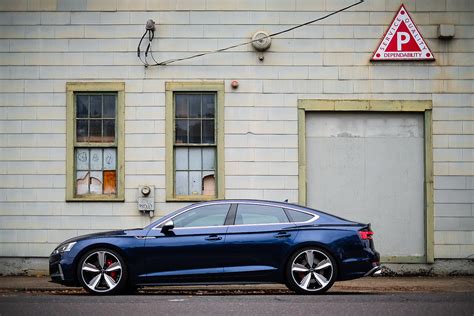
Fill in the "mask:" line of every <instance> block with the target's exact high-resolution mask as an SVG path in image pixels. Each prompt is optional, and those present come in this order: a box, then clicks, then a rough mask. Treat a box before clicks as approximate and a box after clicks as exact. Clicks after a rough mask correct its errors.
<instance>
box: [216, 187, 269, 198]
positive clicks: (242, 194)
mask: <svg viewBox="0 0 474 316" xmlns="http://www.w3.org/2000/svg"><path fill="white" fill-rule="evenodd" d="M225 196H226V198H228V199H263V190H257V189H250V190H249V189H226V191H225Z"/></svg>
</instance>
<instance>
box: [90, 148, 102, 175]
mask: <svg viewBox="0 0 474 316" xmlns="http://www.w3.org/2000/svg"><path fill="white" fill-rule="evenodd" d="M90 160H91V164H90V168H91V170H102V149H100V148H94V149H91V158H90Z"/></svg>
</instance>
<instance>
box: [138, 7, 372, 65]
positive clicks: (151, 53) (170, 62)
mask: <svg viewBox="0 0 474 316" xmlns="http://www.w3.org/2000/svg"><path fill="white" fill-rule="evenodd" d="M362 2H364V0H360V1H358V2H355V3H353V4H351V5H348V6H346V7H344V8H341V9H339V10H336V11H333V12H331V13H328V14H326V15H324V16H322V17H319V18H317V19H314V20H311V21H308V22H305V23H301V24H298V25H295V26H293V27H290V28H287V29H284V30H281V31H279V32H275V33H272V34H269V35H267V36H264V37H260V38H258V39H254V40H251V41H247V42H243V43H239V44H235V45H231V46H227V47H224V48H219V49H216V50H212V51H207V52H202V53H198V54H194V55H190V56H187V57H182V58H173V59H168V60H164V61H161V62H157V61H156V60H155V58H154V57H153V50H152V47H151V42H152V41H153V38H154V35H155V33H154V31H151V30H148V29H147V31H146V32H145V34H143V36H142V38H141V40H140V43H139V44H138V48H137V52H138V57H139V58H140V60H141V61H142V63H143V64H144V65H145V67H148V66H165V65H169V64H172V63H176V62H179V61H184V60H188V59H193V58H197V57H202V56H205V55H210V54H216V53H220V52H223V51H226V50H230V49H233V48H237V47H240V46H244V45H248V44H252V43H254V42H258V41H262V40H264V39H266V38H269V37H270V38H271V37H275V36H278V35H281V34H284V33H287V32H291V31H293V30H296V29H298V28H300V27H303V26H306V25H309V24H312V23H315V22H319V21H322V20H324V19H327V18H329V17H331V16H333V15H335V14H338V13H340V12H343V11H346V10H348V9H350V8H352V7H355V6H357V5H359V4H361V3H362ZM148 32H150V33H149V37H148V40H149V43H148V46H147V49H146V51H145V61H143V60H142V58H141V56H140V55H141V54H140V45H141V43H142V41H143V38H144V37H145V36H146V34H147V33H148ZM148 52H150V57H151V58H152V59H153V61H154V62H155V63H154V64H149V63H148V62H147V60H146V58H147V55H148Z"/></svg>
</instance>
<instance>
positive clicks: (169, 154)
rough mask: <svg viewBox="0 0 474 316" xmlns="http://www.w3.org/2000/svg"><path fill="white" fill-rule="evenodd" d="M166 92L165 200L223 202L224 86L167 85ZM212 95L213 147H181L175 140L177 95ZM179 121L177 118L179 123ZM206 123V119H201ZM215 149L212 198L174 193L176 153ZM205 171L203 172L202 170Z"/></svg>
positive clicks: (196, 84)
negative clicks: (213, 98) (213, 97)
mask: <svg viewBox="0 0 474 316" xmlns="http://www.w3.org/2000/svg"><path fill="white" fill-rule="evenodd" d="M165 86H166V87H165V89H166V200H167V201H178V202H196V201H207V200H213V199H223V198H224V190H225V185H224V177H225V175H224V82H223V81H218V82H216V81H200V82H167V83H166V85H165ZM187 93H189V94H202V95H209V94H215V114H214V120H215V129H214V131H215V134H214V143H210V144H206V143H199V144H192V143H185V144H180V143H177V142H175V140H176V128H175V126H176V113H175V96H176V94H187ZM179 119H180V118H178V120H179ZM202 120H205V119H202ZM177 148H178V149H183V148H190V149H199V148H201V149H205V148H215V173H214V175H215V195H202V194H195V195H193V194H187V195H179V194H177V193H176V159H175V152H176V149H177ZM203 170H204V169H203Z"/></svg>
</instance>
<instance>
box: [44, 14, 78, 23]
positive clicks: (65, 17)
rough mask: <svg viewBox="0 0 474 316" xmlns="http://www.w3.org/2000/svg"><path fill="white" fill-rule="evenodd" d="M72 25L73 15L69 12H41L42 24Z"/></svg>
mask: <svg viewBox="0 0 474 316" xmlns="http://www.w3.org/2000/svg"><path fill="white" fill-rule="evenodd" d="M70 23H71V13H69V12H41V24H47V25H49V24H60V25H66V24H70Z"/></svg>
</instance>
